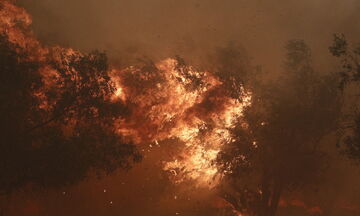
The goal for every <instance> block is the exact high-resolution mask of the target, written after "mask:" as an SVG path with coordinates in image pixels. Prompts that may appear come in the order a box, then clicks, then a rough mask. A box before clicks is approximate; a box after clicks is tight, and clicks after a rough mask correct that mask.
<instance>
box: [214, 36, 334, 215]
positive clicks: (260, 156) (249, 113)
mask: <svg viewBox="0 0 360 216" xmlns="http://www.w3.org/2000/svg"><path fill="white" fill-rule="evenodd" d="M286 50H287V58H286V61H285V72H284V73H283V74H282V75H281V77H280V78H279V79H278V80H277V81H276V82H273V83H264V82H263V84H261V85H259V84H258V85H257V86H256V88H255V87H254V88H253V89H254V92H253V98H252V105H251V106H250V107H249V108H248V109H247V110H246V111H245V114H244V117H243V119H242V121H244V122H245V123H242V124H240V123H239V125H238V126H237V127H235V128H234V130H233V142H232V143H231V145H229V146H228V147H227V148H226V149H224V150H223V152H222V153H221V156H220V157H219V158H218V162H219V163H220V165H222V167H223V169H224V171H225V173H226V176H227V179H228V183H229V184H228V186H226V187H230V189H228V190H226V191H227V192H226V193H225V195H224V196H225V198H226V199H228V200H229V201H230V202H232V203H233V204H234V206H235V207H237V208H238V209H239V211H241V212H246V213H248V214H250V215H262V216H265V215H269V216H270V215H275V212H276V209H277V206H278V203H279V200H280V197H281V195H282V194H283V193H284V192H286V191H290V190H293V189H297V188H301V187H302V186H303V185H305V184H310V183H316V182H317V181H316V180H317V179H318V178H319V174H320V173H321V170H322V169H324V168H325V165H326V164H325V163H324V162H325V160H324V159H325V155H324V153H323V152H322V151H321V149H320V148H319V145H320V141H321V139H322V138H323V137H324V136H325V135H327V134H329V133H330V132H332V131H334V130H335V129H336V125H337V116H338V113H339V112H340V101H339V97H338V94H337V85H336V84H337V79H336V76H333V75H328V76H321V75H319V74H317V73H316V72H315V71H314V70H313V68H312V66H311V52H310V49H309V48H308V47H307V45H306V44H305V43H304V42H303V41H301V40H292V41H289V42H288V44H287V45H286ZM249 179H251V180H249ZM234 191H236V192H235V193H234ZM239 194H241V196H240V195H239Z"/></svg>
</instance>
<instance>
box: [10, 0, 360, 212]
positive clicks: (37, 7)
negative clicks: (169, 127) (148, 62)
mask: <svg viewBox="0 0 360 216" xmlns="http://www.w3.org/2000/svg"><path fill="white" fill-rule="evenodd" d="M19 4H20V5H21V6H23V7H24V8H25V9H26V10H27V11H28V12H29V13H30V14H31V15H32V18H33V30H34V33H35V35H36V36H37V37H38V38H39V39H40V41H42V42H44V43H46V44H50V45H55V44H56V45H61V46H66V47H72V48H76V49H79V50H81V51H90V50H94V49H99V50H105V51H106V52H107V53H108V55H109V58H110V60H111V62H112V63H114V64H119V65H121V66H125V65H129V64H131V63H133V62H134V61H135V60H136V58H138V57H142V56H148V57H150V58H151V59H153V60H155V61H158V60H161V59H164V58H168V57H173V56H175V55H180V56H181V57H183V58H184V59H185V60H186V61H187V62H189V63H191V64H194V65H202V64H206V60H207V59H208V56H209V55H210V54H211V53H212V52H213V51H214V49H216V48H217V47H222V46H226V45H227V44H228V43H229V42H234V43H236V44H239V45H241V46H243V47H244V48H245V50H246V51H247V53H248V55H249V56H250V57H251V58H252V61H253V63H254V64H258V65H261V66H262V67H263V70H264V71H265V72H266V73H267V74H269V75H270V76H272V75H274V74H277V72H278V71H279V70H281V69H282V66H283V59H284V45H285V43H286V41H288V40H289V39H293V38H299V39H304V40H305V41H306V42H307V44H308V45H309V46H310V47H311V48H312V50H313V60H314V65H315V67H316V68H319V69H322V70H324V71H329V72H331V71H335V70H336V69H334V66H335V64H334V59H333V57H331V55H330V53H329V52H328V47H329V46H330V44H331V41H332V35H333V34H334V33H344V34H345V35H347V37H348V38H349V39H350V41H354V42H357V41H359V40H357V38H358V36H359V35H360V28H359V26H360V19H359V18H360V17H359V13H358V12H359V10H360V1H357V0H303V1H296V0H276V1H266V0H252V1H246V0H182V1H179V0H151V1H150V0H128V1H124V0H103V1H98V0H62V1H54V0H33V1H29V0H21V1H19ZM327 151H328V152H330V153H331V154H332V155H333V156H332V157H333V159H334V162H331V164H330V165H331V170H330V171H329V174H327V175H328V177H327V179H330V180H328V181H326V182H324V184H323V185H322V186H321V187H320V188H317V190H318V191H319V193H317V194H316V195H314V194H313V193H312V192H309V193H310V194H311V195H309V196H311V197H312V198H311V199H309V200H310V201H309V202H312V203H313V205H314V206H317V205H323V206H327V207H328V209H329V210H328V211H330V212H325V215H330V213H331V214H332V215H346V214H345V213H343V212H340V213H339V211H340V210H339V208H337V207H335V206H336V205H340V204H339V203H342V204H341V205H343V206H344V208H345V207H348V208H353V206H354V205H355V206H356V204H354V202H353V201H351V202H347V201H346V200H356V202H355V203H358V202H360V197H358V195H356V194H359V190H360V188H359V186H358V185H357V186H356V187H355V186H354V185H356V182H358V180H359V179H360V178H359V176H360V175H359V169H356V168H354V167H353V166H350V163H349V162H348V161H345V159H343V158H342V157H341V156H339V155H338V154H337V151H336V149H335V147H331V148H329V149H327ZM165 154H167V153H166V152H165V150H158V151H156V152H154V153H151V154H150V155H149V156H148V158H145V159H144V161H143V162H142V164H140V165H139V166H137V167H135V168H134V169H133V170H131V171H130V172H128V173H125V174H124V173H121V174H118V175H115V176H111V177H108V178H106V179H104V180H101V181H97V180H90V181H89V182H86V183H83V184H81V185H80V186H76V187H73V188H67V189H65V190H66V195H63V194H62V191H60V192H59V191H54V192H48V193H46V194H45V195H44V194H35V195H34V194H31V195H29V196H28V197H23V196H21V197H16V198H15V199H16V200H17V201H18V202H19V206H25V209H20V208H18V207H16V206H15V207H12V208H13V210H11V211H10V212H12V214H13V215H25V214H27V215H39V213H40V215H63V213H64V212H65V213H66V215H82V214H84V212H85V213H86V215H118V212H119V211H120V212H123V213H125V214H127V215H145V214H148V213H151V212H149V211H151V210H152V211H154V212H153V214H154V215H160V213H163V214H164V215H175V214H176V213H177V210H178V209H181V210H182V212H185V214H184V215H210V213H209V212H208V211H210V210H208V209H206V208H207V207H206V206H208V202H209V203H210V201H209V200H210V198H202V197H201V196H200V198H198V197H195V198H193V199H195V200H196V201H193V200H188V196H180V199H181V202H182V204H179V202H178V200H177V199H179V198H177V197H175V196H176V193H175V192H174V191H175V189H174V188H172V186H171V185H170V184H168V182H166V180H164V178H163V176H162V172H161V170H160V165H161V164H159V162H158V158H159V157H162V158H166V157H167V156H164V155H165ZM150 171H151V172H150ZM350 177H351V178H350ZM162 181H164V182H162ZM129 185H130V186H129ZM335 188H336V190H335ZM339 188H341V189H339ZM104 190H107V191H106V192H104ZM339 191H340V192H339ZM157 193H158V194H157ZM154 194H157V195H156V197H152V195H154ZM165 194H166V195H165ZM68 195H69V196H71V197H72V198H70V199H68V198H67V196H68ZM204 196H205V195H204ZM211 196H213V195H211V194H210V195H208V197H211ZM139 197H140V198H139ZM159 200H160V203H161V204H162V206H154V205H155V203H156V204H158V203H159ZM199 200H200V201H199ZM344 200H345V201H344ZM110 202H111V204H110ZM112 202H114V206H116V205H115V204H117V203H120V204H119V206H117V207H111V208H108V207H109V206H111V205H113V204H112ZM211 202H212V201H211ZM54 203H57V204H54ZM349 203H350V204H349ZM139 206H142V207H141V208H139ZM164 206H166V207H164ZM330 207H332V208H333V209H332V208H330ZM74 209H76V211H74ZM204 209H206V210H204ZM327 213H329V214H327ZM349 215H351V214H349Z"/></svg>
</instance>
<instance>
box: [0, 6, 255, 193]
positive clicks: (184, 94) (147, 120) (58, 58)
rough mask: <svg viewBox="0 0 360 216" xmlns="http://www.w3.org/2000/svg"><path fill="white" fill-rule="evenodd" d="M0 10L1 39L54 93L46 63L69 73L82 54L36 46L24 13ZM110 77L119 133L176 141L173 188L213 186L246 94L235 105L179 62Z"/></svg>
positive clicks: (141, 140) (169, 166)
mask: <svg viewBox="0 0 360 216" xmlns="http://www.w3.org/2000/svg"><path fill="white" fill-rule="evenodd" d="M0 8H1V9H0V33H2V34H4V35H6V36H7V37H8V40H9V41H10V42H12V43H13V44H15V45H17V46H18V47H19V48H20V49H22V50H26V51H27V52H28V53H31V58H32V59H33V60H37V61H39V62H40V63H42V64H41V68H40V70H41V74H42V75H43V81H44V86H45V87H44V88H54V89H55V88H57V85H59V84H57V83H61V82H58V81H59V77H60V76H59V73H60V72H59V71H57V70H55V69H54V68H53V67H52V66H51V65H50V64H49V63H48V62H49V61H47V60H48V59H49V58H50V59H51V61H52V62H56V63H57V64H59V65H60V68H61V67H64V69H65V70H70V71H71V70H72V69H71V68H66V67H68V66H66V65H67V64H66V62H67V61H68V60H69V59H71V58H79V57H81V56H82V55H83V54H82V53H81V52H79V51H76V50H73V49H66V48H61V47H46V46H43V45H41V43H40V42H39V41H38V40H36V39H35V37H34V36H33V34H32V33H31V31H30V30H29V26H30V24H31V22H32V21H31V17H30V16H29V15H28V14H27V13H26V12H25V10H24V9H21V8H18V7H16V6H14V5H13V4H11V3H10V2H8V1H2V2H1V3H0ZM109 75H110V76H111V81H112V83H113V85H114V87H115V91H114V93H113V96H112V97H111V100H112V101H113V102H114V103H117V102H121V103H124V104H125V105H126V106H127V107H128V109H129V110H130V112H129V115H128V116H126V117H124V118H122V119H117V120H115V122H114V125H115V127H116V128H117V131H118V133H119V134H121V135H123V136H124V137H125V139H130V140H132V141H134V142H135V143H137V144H139V145H144V144H147V145H148V144H149V143H155V144H156V145H159V144H158V141H165V140H167V139H177V140H178V141H179V142H181V143H183V144H184V145H183V149H182V150H181V152H179V154H178V155H175V156H174V157H173V160H172V161H165V162H164V165H163V169H164V171H168V172H170V173H172V176H171V179H172V180H173V181H174V182H175V183H181V182H184V181H188V180H190V181H194V182H195V183H196V184H197V185H198V186H207V187H214V186H216V185H217V184H218V183H219V181H220V180H221V173H219V170H218V168H217V167H216V165H215V163H214V160H215V159H216V158H217V155H218V153H219V152H220V151H221V149H222V148H223V146H224V145H226V144H227V143H229V142H231V135H230V129H231V128H233V127H234V125H235V124H236V123H237V121H238V120H239V118H241V116H242V112H243V110H244V108H245V107H246V106H249V105H250V101H251V93H249V92H247V91H246V90H245V89H243V88H242V87H241V88H240V89H241V91H242V95H243V96H242V98H238V99H234V98H232V97H230V96H229V95H227V93H226V91H225V89H226V86H224V84H223V83H222V82H221V80H220V79H219V78H218V77H217V76H216V75H214V74H213V73H211V72H208V71H198V70H197V69H196V68H194V67H192V66H188V65H186V64H185V63H184V62H183V61H182V60H181V59H173V58H168V59H165V60H163V61H160V62H158V63H153V62H151V61H144V62H143V64H142V65H140V66H139V65H135V66H130V67H127V68H122V69H119V68H116V67H113V68H112V69H111V70H110V71H109ZM35 94H36V96H37V97H38V98H39V100H41V101H43V103H42V104H41V105H40V106H41V108H43V109H46V108H47V107H50V106H51V104H49V103H51V102H50V101H48V100H47V98H46V96H45V95H44V94H42V92H37V93H35Z"/></svg>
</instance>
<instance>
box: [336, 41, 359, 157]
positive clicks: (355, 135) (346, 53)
mask: <svg viewBox="0 0 360 216" xmlns="http://www.w3.org/2000/svg"><path fill="white" fill-rule="evenodd" d="M329 50H330V52H331V54H332V55H333V56H335V57H337V58H338V59H340V63H341V70H340V72H339V75H340V77H341V80H340V81H341V82H340V89H341V90H342V91H343V93H344V95H352V94H349V93H350V92H357V91H358V88H359V82H360V59H359V58H360V46H359V45H357V46H351V45H350V44H349V43H348V41H347V40H346V38H345V36H344V35H342V34H338V35H334V41H333V44H332V46H331V47H330V48H329ZM357 97H358V96H357V95H356V98H355V99H354V100H351V101H349V100H347V101H346V103H345V104H346V105H348V106H350V107H352V109H351V110H350V113H348V112H349V110H348V109H345V110H344V112H345V115H343V117H344V122H342V125H341V127H340V128H339V129H340V133H339V134H340V136H339V143H338V147H339V148H340V150H341V152H342V153H345V154H346V155H347V156H348V157H349V158H351V159H354V161H357V162H359V161H360V113H359V111H358V106H359V103H358V101H359V100H358V98H357Z"/></svg>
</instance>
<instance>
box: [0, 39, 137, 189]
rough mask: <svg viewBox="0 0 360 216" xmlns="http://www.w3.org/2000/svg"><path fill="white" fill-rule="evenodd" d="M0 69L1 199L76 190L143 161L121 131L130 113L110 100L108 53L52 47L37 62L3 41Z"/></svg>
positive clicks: (27, 52)
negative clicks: (29, 191)
mask: <svg viewBox="0 0 360 216" xmlns="http://www.w3.org/2000/svg"><path fill="white" fill-rule="evenodd" d="M0 71H1V73H0V76H1V77H0V82H1V83H0V100H1V104H0V116H1V117H0V118H1V120H2V121H1V123H0V124H1V130H0V131H1V132H0V133H1V135H0V139H1V141H0V160H1V163H0V172H1V177H0V193H1V194H5V195H6V194H11V193H12V192H14V191H15V190H18V189H21V188H23V187H25V186H28V185H32V186H34V187H40V188H43V187H60V186H65V185H69V184H74V183H77V182H78V181H81V180H83V179H85V178H86V177H87V176H88V175H90V173H95V174H97V175H103V174H108V173H110V172H112V171H114V170H116V169H117V168H129V167H130V166H131V164H132V162H136V161H138V160H139V159H140V155H139V154H138V152H137V150H136V148H135V147H134V145H132V144H131V143H126V142H124V141H123V140H122V138H121V137H120V136H119V135H118V134H117V133H116V131H115V128H114V121H115V120H116V119H119V118H122V117H123V116H124V115H126V114H127V112H128V110H127V108H126V106H125V105H124V104H122V103H121V102H119V101H116V102H114V101H111V99H110V98H111V95H112V93H113V91H114V86H113V84H112V82H111V81H110V78H109V76H108V74H107V72H108V66H107V58H106V55H105V54H104V53H101V52H98V51H95V52H92V53H89V54H78V53H75V52H74V53H73V54H69V53H68V52H67V51H66V50H61V49H53V50H52V51H51V52H49V54H48V55H47V56H46V58H45V60H42V61H38V60H36V58H31V53H29V51H28V50H25V49H22V48H21V47H18V46H16V45H14V44H12V43H11V42H9V41H8V39H7V38H6V36H3V35H2V36H1V37H0ZM50 71H52V72H51V73H50Z"/></svg>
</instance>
